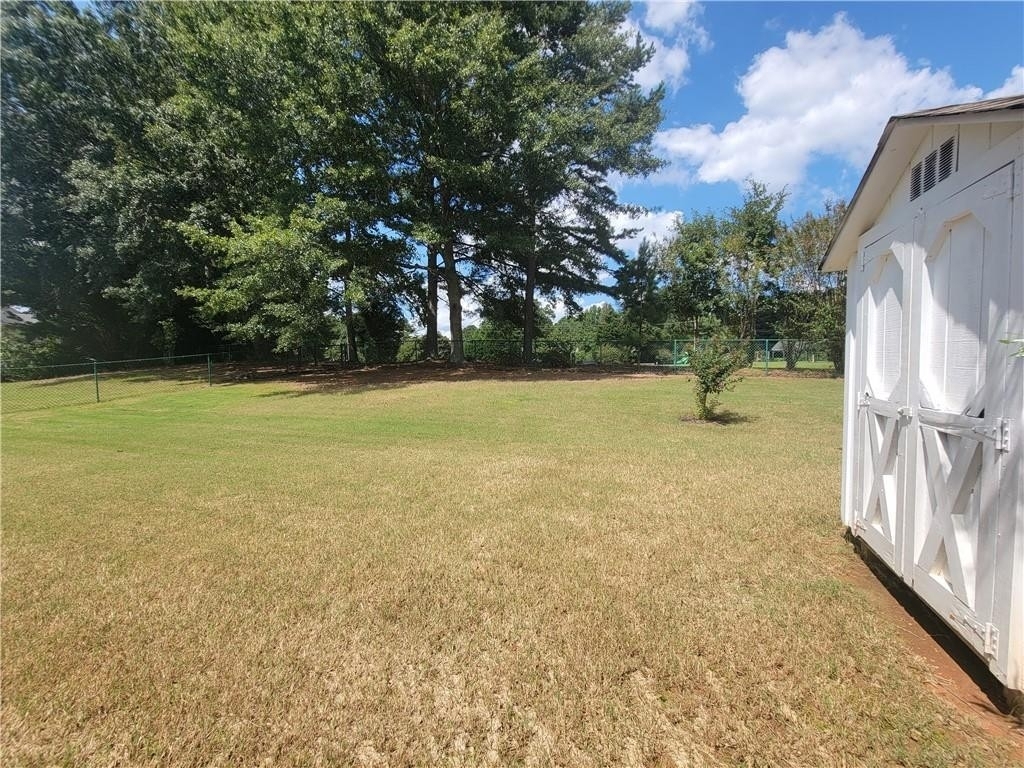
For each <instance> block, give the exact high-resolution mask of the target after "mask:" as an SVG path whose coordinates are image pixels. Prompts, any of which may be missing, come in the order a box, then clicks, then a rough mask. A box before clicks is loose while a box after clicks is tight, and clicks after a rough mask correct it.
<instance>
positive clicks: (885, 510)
mask: <svg viewBox="0 0 1024 768" xmlns="http://www.w3.org/2000/svg"><path fill="white" fill-rule="evenodd" d="M910 233H911V230H910V227H909V226H907V227H902V228H899V229H897V230H894V231H893V232H890V233H888V234H886V235H885V236H883V237H881V238H879V239H877V240H874V241H873V242H871V243H869V244H867V245H865V246H864V247H863V248H861V252H860V254H859V258H860V269H861V275H862V277H861V279H862V280H863V281H864V282H863V285H864V289H863V290H862V291H861V293H860V297H861V298H860V302H859V303H860V305H859V307H858V312H857V314H858V318H857V322H858V325H859V332H860V337H861V338H862V339H863V340H864V343H862V344H860V346H859V348H860V350H861V356H860V359H859V360H858V361H857V368H858V371H859V374H858V377H857V381H858V382H859V387H860V391H859V392H858V408H857V428H856V429H857V434H856V437H855V441H856V445H857V455H856V459H855V462H854V466H855V472H856V479H855V487H854V500H853V513H854V522H853V526H852V528H853V531H854V532H855V533H856V534H857V535H858V536H860V537H861V538H862V539H863V540H864V541H865V542H866V543H867V544H868V546H870V547H871V549H872V550H873V551H874V552H875V554H877V555H878V556H879V557H880V558H882V560H884V561H885V562H886V563H887V564H888V565H889V567H891V568H892V569H893V570H895V571H896V572H897V573H901V570H900V559H901V558H900V553H901V551H902V544H903V541H902V540H903V474H904V457H903V446H904V443H905V431H906V426H907V424H908V421H909V420H908V418H907V413H908V408H907V381H908V371H907V357H908V355H907V348H906V347H907V338H908V317H907V313H906V312H905V311H904V307H906V306H907V287H908V284H909V274H908V270H907V267H908V264H907V263H906V260H907V254H908V253H909V252H911V245H912V244H911V240H912V238H911V237H910Z"/></svg>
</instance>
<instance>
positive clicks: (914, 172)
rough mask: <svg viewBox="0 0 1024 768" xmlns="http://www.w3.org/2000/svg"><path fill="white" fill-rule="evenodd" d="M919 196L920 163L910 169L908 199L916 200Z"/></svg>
mask: <svg viewBox="0 0 1024 768" xmlns="http://www.w3.org/2000/svg"><path fill="white" fill-rule="evenodd" d="M920 196H921V164H920V163H918V164H917V165H915V166H914V167H913V168H911V169H910V199H911V200H917V198H919V197H920Z"/></svg>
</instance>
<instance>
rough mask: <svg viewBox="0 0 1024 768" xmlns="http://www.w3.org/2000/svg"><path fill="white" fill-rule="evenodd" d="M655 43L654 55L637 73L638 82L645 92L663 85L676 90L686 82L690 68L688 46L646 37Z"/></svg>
mask: <svg viewBox="0 0 1024 768" xmlns="http://www.w3.org/2000/svg"><path fill="white" fill-rule="evenodd" d="M644 37H645V38H647V40H648V42H652V43H654V55H653V56H652V57H651V60H650V61H649V62H647V64H645V65H644V68H643V69H641V70H640V71H639V72H637V73H636V82H637V83H638V84H639V85H640V87H641V88H643V89H644V90H648V91H649V90H651V89H652V88H656V87H657V86H658V85H660V84H661V83H663V82H664V83H665V85H666V86H667V87H668V88H669V89H671V90H674V89H676V88H678V87H679V86H681V85H683V83H685V82H686V71H687V70H688V69H689V68H690V53H689V51H687V49H686V45H685V44H683V45H670V44H669V43H666V42H665V41H663V40H660V39H658V38H656V37H654V36H653V35H645V36H644Z"/></svg>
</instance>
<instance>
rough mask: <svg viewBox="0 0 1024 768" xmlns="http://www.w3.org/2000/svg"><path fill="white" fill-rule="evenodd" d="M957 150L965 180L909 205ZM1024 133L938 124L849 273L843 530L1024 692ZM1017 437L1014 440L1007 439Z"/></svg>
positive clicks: (957, 175)
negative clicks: (1019, 345)
mask: <svg viewBox="0 0 1024 768" xmlns="http://www.w3.org/2000/svg"><path fill="white" fill-rule="evenodd" d="M951 136H953V137H955V138H956V144H957V153H956V160H955V164H954V172H953V174H952V175H951V176H950V177H949V178H947V179H945V180H944V181H942V182H940V183H938V184H936V186H935V187H934V188H932V189H931V190H930V191H929V192H927V193H924V194H922V195H921V196H920V197H918V198H917V199H916V200H914V201H910V199H909V198H910V169H911V168H912V167H913V165H915V164H916V163H918V162H920V161H921V160H922V159H923V158H924V157H926V156H927V155H928V154H929V153H930V152H931V151H933V150H934V149H936V148H937V147H939V146H940V145H941V144H942V143H943V142H944V141H946V140H947V139H948V138H950V137H951ZM1022 158H1024V131H1022V127H1021V124H1020V123H1019V122H1016V123H1005V122H1003V123H999V122H995V123H981V124H979V123H964V124H947V125H936V126H932V127H930V128H928V129H927V130H926V131H924V132H923V133H922V138H921V141H920V142H919V144H918V145H917V149H916V150H915V151H914V153H913V157H912V160H911V161H910V162H909V163H908V164H907V166H906V168H905V169H904V170H903V173H902V174H901V175H900V177H899V180H898V182H897V183H896V184H895V186H894V188H893V190H892V192H891V193H890V195H889V198H888V200H887V202H886V204H885V206H884V207H883V209H882V211H881V213H880V214H879V216H878V217H877V218H876V219H875V221H874V224H873V226H871V227H870V228H869V229H867V230H866V231H865V232H863V234H862V236H861V238H860V242H859V248H858V253H857V257H856V258H855V259H853V260H852V261H851V262H850V264H849V266H848V270H847V291H848V295H847V356H846V389H845V398H844V407H845V419H844V437H843V440H844V465H843V491H842V493H843V499H842V516H843V520H844V522H846V523H847V524H848V525H850V526H851V529H852V530H853V531H854V533H855V534H856V535H858V536H859V537H860V538H862V539H863V540H864V541H865V543H867V544H868V546H870V547H871V548H872V549H873V550H874V551H875V552H876V554H878V555H879V556H880V557H881V558H882V559H883V560H884V561H885V562H886V563H887V564H889V566H890V567H891V568H892V569H893V570H894V571H895V572H896V573H897V574H899V575H900V576H901V577H902V578H903V579H904V580H905V581H906V582H907V583H908V584H910V585H911V586H912V587H913V588H914V589H915V591H917V592H918V593H919V594H920V595H921V596H922V597H923V598H924V599H925V600H926V601H927V602H928V603H929V604H930V605H931V606H932V607H933V608H934V609H935V610H936V612H937V613H938V614H939V615H940V616H942V617H943V618H944V619H945V620H946V621H947V623H949V624H950V626H951V627H952V628H953V629H954V630H956V631H957V633H958V634H960V635H961V636H962V637H964V639H965V640H967V642H968V643H969V644H971V645H972V647H973V648H974V649H975V650H976V651H977V652H978V654H979V655H980V656H982V657H983V658H985V659H986V660H987V661H988V663H989V665H990V668H991V669H992V671H993V672H994V673H995V674H996V676H997V677H999V679H1001V680H1002V681H1003V682H1005V683H1006V684H1007V685H1008V686H1009V687H1011V688H1015V689H1018V690H1021V689H1024V504H1022V499H1024V476H1022V475H1024V473H1022V470H1021V463H1022V452H1021V445H1020V443H1021V439H1020V438H1021V422H1022V418H1024V360H1022V359H1020V358H1014V357H1011V356H1010V355H1009V348H1007V347H1006V346H1005V345H1003V344H1001V343H999V340H1000V339H1004V338H1007V337H1020V336H1021V335H1024V306H1022V304H1024V238H1022V236H1021V226H1022V219H1024V216H1022V211H1021V201H1022V196H1021V192H1022V187H1024V182H1022ZM1004 426H1005V427H1006V428H1007V430H1008V433H1011V432H1012V434H1013V435H1015V437H1011V438H1010V440H1009V441H1008V442H1006V441H1004V440H1003V438H1002V436H1001V434H1002V433H999V434H996V433H997V432H999V430H1001V429H1003V428H1004Z"/></svg>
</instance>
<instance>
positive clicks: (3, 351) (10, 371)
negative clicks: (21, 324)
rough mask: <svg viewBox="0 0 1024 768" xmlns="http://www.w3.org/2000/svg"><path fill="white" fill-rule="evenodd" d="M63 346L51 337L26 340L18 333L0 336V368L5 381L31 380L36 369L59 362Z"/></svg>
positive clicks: (5, 332)
mask: <svg viewBox="0 0 1024 768" xmlns="http://www.w3.org/2000/svg"><path fill="white" fill-rule="evenodd" d="M62 349H63V345H62V343H61V340H60V339H58V338H55V337H53V336H37V337H33V338H27V337H26V336H24V335H23V334H22V333H21V332H20V331H12V330H8V329H4V331H3V333H2V334H0V366H2V368H3V374H4V379H5V380H10V379H11V378H12V377H15V378H17V377H21V378H32V377H34V376H35V375H36V373H37V372H38V369H39V368H41V367H45V366H47V365H55V364H57V363H59V362H61V357H60V356H61V352H62Z"/></svg>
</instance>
